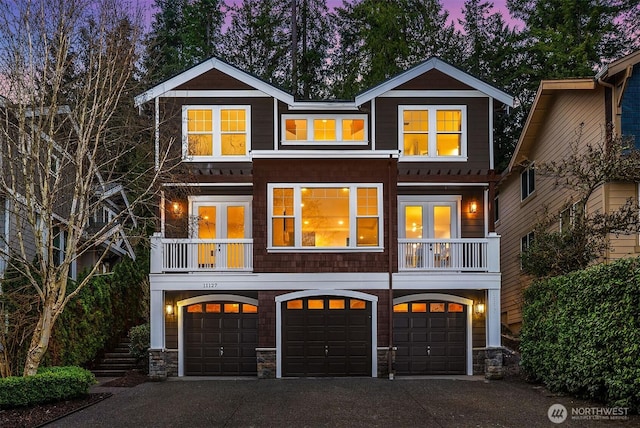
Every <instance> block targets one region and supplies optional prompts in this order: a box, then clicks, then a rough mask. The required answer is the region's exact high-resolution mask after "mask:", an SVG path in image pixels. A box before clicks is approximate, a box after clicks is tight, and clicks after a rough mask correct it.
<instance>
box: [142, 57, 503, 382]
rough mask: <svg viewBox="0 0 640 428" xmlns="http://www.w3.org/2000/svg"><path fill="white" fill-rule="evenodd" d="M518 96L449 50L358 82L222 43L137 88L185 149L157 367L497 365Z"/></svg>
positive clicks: (159, 132)
mask: <svg viewBox="0 0 640 428" xmlns="http://www.w3.org/2000/svg"><path fill="white" fill-rule="evenodd" d="M512 102H513V100H512V97H510V96H509V95H507V94H505V93H504V92H502V91H500V90H498V89H496V88H494V87H492V86H490V85H488V84H486V83H485V82H483V81H480V80H478V79H476V78H474V77H472V76H470V75H469V74H467V73H465V72H463V71H461V70H459V69H457V68H455V67H453V66H451V65H449V64H447V63H445V62H443V61H441V60H439V59H436V58H432V59H430V60H428V61H426V62H424V63H422V64H420V65H418V66H416V67H415V68H412V69H410V70H408V71H406V72H404V73H402V74H400V75H398V76H396V77H393V78H391V79H389V80H387V81H385V82H384V83H382V84H380V85H379V86H376V87H375V88H373V89H371V90H368V91H366V92H363V93H361V94H360V95H358V96H357V97H356V98H355V100H351V101H299V100H295V99H294V98H293V96H292V95H290V94H288V93H286V92H283V91H282V90H280V89H278V88H275V87H273V86H271V85H269V84H267V83H265V82H264V81H262V80H259V79H257V78H256V77H254V76H252V75H249V74H247V73H245V72H243V71H241V70H239V69H237V68H235V67H233V66H230V65H228V64H226V63H224V62H222V61H220V60H218V59H215V58H212V59H210V60H207V61H204V62H203V63H201V64H199V65H197V66H195V67H193V68H191V69H189V70H187V71H185V72H183V73H181V74H179V75H177V76H175V77H173V78H171V79H169V80H167V81H165V82H164V83H161V84H159V85H158V86H156V87H153V88H151V89H149V90H148V91H147V92H145V93H143V94H141V95H139V96H138V97H137V98H136V104H137V105H138V106H140V107H145V108H148V109H149V110H151V112H152V113H151V115H152V116H153V117H155V128H156V151H157V153H156V155H157V156H159V153H161V152H162V151H164V150H165V149H166V148H167V147H165V142H169V141H172V143H168V144H172V146H169V148H170V150H173V153H174V154H176V155H177V156H178V157H179V158H180V161H179V162H178V163H179V164H178V165H177V167H176V168H175V169H174V170H173V171H174V172H175V173H176V177H175V179H174V180H173V181H172V182H166V183H164V195H163V199H162V201H161V211H160V222H159V225H158V229H157V232H156V233H155V235H154V236H153V238H152V248H151V273H150V286H151V349H150V355H151V358H150V373H151V375H152V376H158V377H163V376H188V375H231V376H237V375H249V376H256V375H257V376H258V377H278V378H279V377H288V376H296V377H297V376H314V377H315V376H373V377H376V376H385V377H386V376H388V375H390V374H391V373H394V374H398V375H414V374H415V375H419V374H467V375H471V374H473V373H478V372H479V373H483V372H484V371H485V366H484V364H485V354H486V353H487V351H486V350H487V349H489V350H490V351H489V354H500V358H501V349H500V348H499V347H500V266H499V244H500V240H499V237H498V236H497V235H496V234H495V233H493V222H492V219H493V216H492V215H490V213H489V209H490V208H489V207H490V206H491V204H490V201H492V199H493V193H494V185H495V183H496V181H497V179H498V178H499V177H498V176H497V175H496V174H495V173H494V170H493V150H492V147H493V119H494V115H495V114H497V113H500V112H502V111H504V110H505V109H506V107H507V106H510V105H512ZM390 351H393V352H390ZM390 355H391V358H392V359H393V366H392V367H391V370H390V368H389V356H390ZM474 361H477V362H478V364H474ZM390 372H391V373H390Z"/></svg>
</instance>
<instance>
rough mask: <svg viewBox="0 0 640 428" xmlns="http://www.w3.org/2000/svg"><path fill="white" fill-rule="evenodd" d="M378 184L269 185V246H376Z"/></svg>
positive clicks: (378, 233)
mask: <svg viewBox="0 0 640 428" xmlns="http://www.w3.org/2000/svg"><path fill="white" fill-rule="evenodd" d="M381 225H382V185H380V184H358V185H355V184H350V185H344V186H341V185H318V184H313V185H302V184H292V185H286V184H282V185H280V184H271V185H269V226H270V227H269V235H270V238H269V242H270V247H272V248H281V247H298V248H308V249H311V248H363V247H380V246H381V245H382V244H381V242H382V237H381Z"/></svg>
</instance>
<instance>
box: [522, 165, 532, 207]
mask: <svg viewBox="0 0 640 428" xmlns="http://www.w3.org/2000/svg"><path fill="white" fill-rule="evenodd" d="M520 189H521V199H522V200H523V201H524V200H525V199H527V198H528V197H529V195H531V194H532V193H533V192H534V191H535V190H536V168H535V164H534V163H530V164H529V166H527V167H526V168H525V170H524V171H522V173H521V174H520Z"/></svg>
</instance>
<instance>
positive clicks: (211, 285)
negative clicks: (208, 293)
mask: <svg viewBox="0 0 640 428" xmlns="http://www.w3.org/2000/svg"><path fill="white" fill-rule="evenodd" d="M217 286H218V283H217V282H205V283H203V284H202V287H203V288H216V287H217Z"/></svg>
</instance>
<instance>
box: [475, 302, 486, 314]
mask: <svg viewBox="0 0 640 428" xmlns="http://www.w3.org/2000/svg"><path fill="white" fill-rule="evenodd" d="M474 309H475V312H476V315H482V314H484V303H480V302H478V303H476V305H475V308H474Z"/></svg>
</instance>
